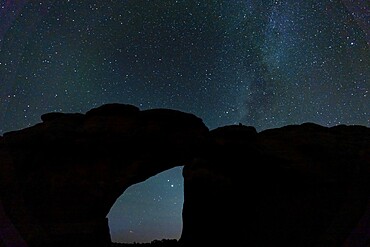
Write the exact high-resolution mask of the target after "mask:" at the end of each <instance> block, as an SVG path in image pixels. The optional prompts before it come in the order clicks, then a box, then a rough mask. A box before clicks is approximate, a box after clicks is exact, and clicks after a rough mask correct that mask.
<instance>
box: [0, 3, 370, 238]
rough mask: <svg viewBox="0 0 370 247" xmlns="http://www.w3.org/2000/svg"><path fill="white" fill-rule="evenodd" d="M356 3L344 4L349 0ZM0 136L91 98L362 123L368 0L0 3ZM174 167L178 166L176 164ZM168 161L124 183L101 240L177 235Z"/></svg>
mask: <svg viewBox="0 0 370 247" xmlns="http://www.w3.org/2000/svg"><path fill="white" fill-rule="evenodd" d="M354 2H356V3H354ZM0 6H1V7H0V134H3V133H4V132H7V131H11V130H17V129H22V128H25V127H28V126H32V125H34V124H36V123H38V122H40V121H41V120H40V116H41V115H42V114H44V113H46V112H52V111H57V112H81V113H85V112H86V111H88V110H89V109H91V108H94V107H97V106H100V105H102V104H105V103H113V102H118V103H125V104H134V105H136V106H138V107H139V108H140V109H150V108H171V109H177V110H181V111H185V112H190V113H193V114H195V115H197V116H198V117H201V118H202V119H203V121H204V123H205V124H206V125H207V126H208V127H209V128H210V129H214V128H216V127H220V126H224V125H228V124H238V123H243V124H244V125H252V126H254V127H256V128H257V130H258V131H261V130H264V129H268V128H275V127H281V126H284V125H288V124H300V123H303V122H314V123H317V124H321V125H324V126H334V125H338V124H360V125H365V126H370V97H369V90H370V14H369V13H370V12H369V11H370V10H369V9H370V3H369V2H368V1H360V0H359V1H350V0H343V1H340V0H307V1H303V0H302V1H300V0H299V1H297V0H285V1H278V0H274V1H271V0H270V1H268V0H207V1H196V0H177V1H175V0H171V1H170V0H121V1H118V0H117V1H108V0H105V1H73V0H64V1H53V0H43V1H27V0H18V1H15V0H13V1H12V0H6V1H4V0H2V1H1V5H0ZM178 165H181V164H178ZM181 168H182V167H181V166H179V167H177V168H174V169H171V170H169V171H166V172H164V173H161V174H159V175H157V176H155V177H153V178H150V179H148V180H147V182H145V183H141V184H137V185H135V186H133V187H131V188H129V189H128V190H127V191H126V192H125V193H124V197H122V198H119V199H118V200H117V203H116V205H115V206H114V208H112V210H111V212H110V214H109V215H108V217H109V220H110V226H111V233H112V240H113V241H123V242H133V241H136V242H150V241H151V240H153V239H162V238H179V237H180V234H181V228H182V222H181V210H182V203H183V194H182V193H183V185H182V183H183V179H182V175H181Z"/></svg>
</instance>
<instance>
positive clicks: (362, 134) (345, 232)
mask: <svg viewBox="0 0 370 247" xmlns="http://www.w3.org/2000/svg"><path fill="white" fill-rule="evenodd" d="M41 118H42V120H43V122H42V123H40V124H37V125H35V126H33V127H30V128H26V129H23V130H19V131H14V132H9V133H6V134H4V136H3V137H0V164H1V166H0V199H1V201H0V203H1V204H2V206H3V210H2V211H3V214H1V212H0V217H3V218H4V219H5V218H6V222H8V223H7V224H5V223H3V224H0V231H1V234H0V238H2V239H0V246H1V244H2V242H4V243H6V242H8V243H10V242H11V240H10V238H11V237H10V236H20V237H21V238H22V241H18V242H20V243H22V244H23V243H25V245H28V246H30V247H44V246H45V247H46V246H53V247H54V246H55V247H59V246H60V247H62V246H63V247H64V246H65V247H67V246H68V247H73V246H86V247H87V246H109V245H110V235H109V228H108V223H107V219H106V218H105V217H106V215H107V214H108V212H109V210H110V208H111V207H112V205H113V203H114V202H115V200H116V199H117V198H118V197H119V196H120V195H121V194H122V193H123V192H124V191H125V189H127V188H128V187H129V186H131V185H133V184H135V183H138V182H141V181H144V180H146V179H147V178H149V177H151V176H154V175H155V174H157V173H159V172H162V171H165V170H167V169H169V168H172V167H175V166H179V165H184V170H183V176H184V183H185V184H184V189H185V191H184V193H185V194H184V198H185V201H184V207H183V233H182V236H181V239H180V240H179V243H178V244H179V245H181V246H196V245H197V244H207V246H212V245H219V244H222V245H224V246H262V247H272V246H274V247H280V246H281V247H282V246H284V247H293V246H294V247H306V246H307V247H308V246H310V247H321V246H325V247H331V246H333V247H334V246H338V247H342V246H343V244H345V243H346V244H347V245H348V244H351V242H348V241H349V240H348V239H352V240H350V241H353V236H354V233H355V232H357V233H360V234H357V235H356V236H355V237H354V238H355V240H356V241H360V242H361V241H362V242H366V241H367V240H366V238H367V237H366V235H365V234H362V233H361V232H362V230H363V231H366V230H367V231H369V230H370V229H365V228H366V224H365V225H364V224H362V228H363V229H361V227H360V228H359V225H358V223H359V221H360V220H361V219H364V218H366V217H369V216H367V215H366V213H365V212H366V209H367V208H368V205H369V203H368V199H369V195H370V144H369V143H370V129H369V128H367V127H365V126H344V125H343V126H336V127H332V128H326V127H323V126H319V125H316V124H312V123H305V124H302V125H292V126H285V127H283V128H277V129H270V130H266V131H263V132H260V133H257V132H256V130H255V129H254V128H253V127H250V126H241V125H238V126H224V127H220V128H218V129H215V130H212V131H209V130H208V128H207V127H206V126H205V125H204V124H203V122H202V120H201V119H199V118H198V117H196V116H194V115H192V114H188V113H184V112H179V111H174V110H170V109H154V110H146V111H140V110H139V109H138V108H137V107H135V106H131V105H121V104H109V105H104V106H101V107H99V108H96V109H92V110H91V111H89V112H87V113H86V114H68V113H49V114H45V115H43V116H42V117H41ZM0 206H1V205H0ZM2 215H3V216H2ZM4 222H5V221H4ZM13 238H14V237H13ZM346 241H347V242H346ZM349 246H350V245H349Z"/></svg>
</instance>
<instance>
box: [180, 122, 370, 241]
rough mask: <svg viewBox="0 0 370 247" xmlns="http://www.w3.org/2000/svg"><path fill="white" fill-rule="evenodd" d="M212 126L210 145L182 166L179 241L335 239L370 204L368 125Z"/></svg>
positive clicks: (339, 238)
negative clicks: (181, 228)
mask: <svg viewBox="0 0 370 247" xmlns="http://www.w3.org/2000/svg"><path fill="white" fill-rule="evenodd" d="M210 134H211V140H212V144H211V145H209V146H208V152H205V153H203V156H202V157H198V160H197V161H196V162H195V163H193V164H192V165H188V166H185V167H184V170H183V175H184V179H185V181H184V186H185V188H184V189H185V195H184V198H185V201H184V208H183V234H182V237H181V241H182V242H184V243H189V245H190V243H192V242H194V241H197V242H203V243H205V242H207V243H208V244H209V245H211V246H212V245H213V244H214V245H216V244H221V245H222V244H225V245H224V246H263V247H283V246H284V247H319V246H320V247H334V246H337V247H339V246H343V243H344V241H345V239H346V238H347V237H348V236H349V234H350V233H351V230H352V229H353V228H355V227H356V224H357V222H358V221H359V219H360V218H361V217H362V215H363V214H364V212H365V210H366V207H368V205H370V204H368V199H369V195H370V193H369V192H370V129H369V128H367V127H363V126H337V127H332V128H326V127H322V126H319V125H316V124H311V123H305V124H302V125H295V126H286V127H283V128H278V129H271V130H266V131H263V132H261V133H258V134H257V133H256V132H255V131H254V130H253V128H251V127H243V126H226V127H222V128H218V129H216V130H213V131H211V132H210ZM363 230H365V229H363ZM366 230H367V231H369V230H370V229H366Z"/></svg>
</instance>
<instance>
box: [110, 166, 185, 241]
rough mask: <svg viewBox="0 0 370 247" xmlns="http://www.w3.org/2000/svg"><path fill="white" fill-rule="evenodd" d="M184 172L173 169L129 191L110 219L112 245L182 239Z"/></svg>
mask: <svg viewBox="0 0 370 247" xmlns="http://www.w3.org/2000/svg"><path fill="white" fill-rule="evenodd" d="M182 168H183V166H177V167H174V168H171V169H169V170H166V171H163V172H161V173H159V174H157V175H155V176H153V177H150V178H148V179H147V180H145V181H143V182H141V183H138V184H134V185H132V186H130V187H129V188H127V189H126V191H125V192H124V193H123V194H122V195H121V196H120V197H119V198H118V199H117V200H116V202H115V203H114V205H113V206H112V207H111V209H110V211H109V213H108V215H107V218H108V222H109V228H110V234H111V240H112V242H114V243H150V242H152V241H153V240H163V239H176V240H179V239H180V237H181V232H182V208H183V202H184V187H183V185H184V179H183V177H182Z"/></svg>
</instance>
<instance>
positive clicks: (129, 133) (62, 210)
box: [0, 104, 208, 247]
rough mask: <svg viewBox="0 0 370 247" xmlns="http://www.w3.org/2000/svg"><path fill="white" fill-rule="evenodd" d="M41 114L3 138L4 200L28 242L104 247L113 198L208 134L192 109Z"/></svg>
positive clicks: (192, 149) (179, 160)
mask: <svg viewBox="0 0 370 247" xmlns="http://www.w3.org/2000/svg"><path fill="white" fill-rule="evenodd" d="M41 118H42V120H43V121H44V122H43V123H40V124H37V125H35V126H33V127H30V128H27V129H23V130H20V131H15V132H10V133H6V134H5V135H4V137H3V138H2V139H1V144H0V162H1V167H0V169H1V171H0V188H1V192H0V193H1V200H2V203H3V205H4V208H5V209H6V212H7V214H8V215H9V218H10V219H11V220H12V221H13V223H14V225H15V226H16V227H17V228H18V230H19V232H20V233H21V235H22V236H23V238H24V239H25V240H26V241H27V242H28V243H29V245H30V246H31V247H33V246H34V247H43V246H50V247H51V246H52V247H57V246H66V247H67V246H68V247H71V246H79V247H80V246H106V245H107V244H108V243H110V235H109V228H108V222H107V219H106V218H105V217H106V215H107V214H108V212H109V210H110V208H111V207H112V205H113V204H114V202H115V200H116V199H117V198H118V197H119V196H120V195H121V194H122V193H123V192H124V191H125V189H126V188H128V187H129V186H131V185H133V184H135V183H138V182H141V181H144V180H145V179H147V178H149V177H151V176H154V175H155V174H157V173H159V172H162V171H164V170H166V169H169V168H172V167H174V166H179V165H183V164H184V163H185V162H187V161H189V160H190V159H192V157H194V156H197V155H198V154H197V152H198V150H200V145H203V144H202V142H203V139H204V138H205V136H206V134H207V133H208V128H207V127H206V126H205V125H204V124H203V122H202V120H201V119H199V118H197V117H196V116H194V115H191V114H187V113H183V112H179V111H174V110H168V109H155V110H147V111H139V109H138V108H136V107H134V106H130V105H119V104H109V105H104V106H101V107H99V108H97V109H93V110H91V111H89V112H87V113H86V114H85V115H84V114H63V113H49V114H45V115H43V116H42V117H41Z"/></svg>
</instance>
